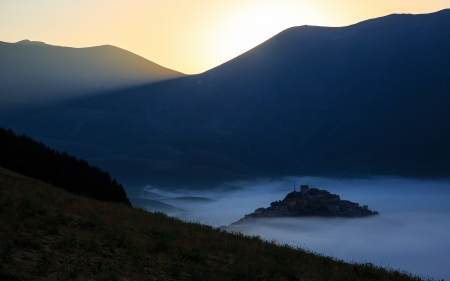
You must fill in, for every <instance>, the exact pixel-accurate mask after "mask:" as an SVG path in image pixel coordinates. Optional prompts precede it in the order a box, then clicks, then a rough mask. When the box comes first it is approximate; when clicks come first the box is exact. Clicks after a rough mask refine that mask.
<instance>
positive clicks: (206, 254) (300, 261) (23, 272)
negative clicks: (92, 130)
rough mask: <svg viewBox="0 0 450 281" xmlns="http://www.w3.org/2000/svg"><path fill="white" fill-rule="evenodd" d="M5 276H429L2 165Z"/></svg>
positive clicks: (0, 268) (0, 272) (1, 270)
mask: <svg viewBox="0 0 450 281" xmlns="http://www.w3.org/2000/svg"><path fill="white" fill-rule="evenodd" d="M0 224H1V225H2V230H1V231H0V247H1V252H0V253H1V255H0V279H2V280H63V279H76V280H92V279H95V280H416V281H418V280H424V279H423V278H420V277H417V276H412V275H410V274H408V273H406V272H403V271H401V270H397V269H388V270H386V269H383V268H378V267H377V266H374V265H373V264H370V263H365V264H349V263H346V262H343V261H339V260H335V259H331V258H327V257H323V256H321V255H317V254H314V253H311V252H308V251H305V250H303V249H300V248H298V249H294V248H291V247H288V246H278V245H276V244H275V243H274V242H267V241H262V240H261V239H260V238H259V237H246V236H243V235H240V234H230V233H226V232H221V231H220V230H218V229H215V228H212V227H210V226H206V225H201V224H197V223H185V222H182V221H180V220H178V219H176V218H171V217H167V216H166V215H164V214H161V213H149V212H146V211H143V210H141V209H132V208H128V207H125V206H123V205H119V204H114V203H105V202H99V201H96V200H93V199H89V198H85V197H80V196H76V195H73V194H70V193H68V192H66V191H63V190H62V189H59V188H55V187H53V186H51V185H48V184H45V183H43V182H41V181H38V180H35V179H31V178H28V177H24V176H22V175H19V174H16V173H13V172H11V171H9V170H6V169H4V168H1V167H0Z"/></svg>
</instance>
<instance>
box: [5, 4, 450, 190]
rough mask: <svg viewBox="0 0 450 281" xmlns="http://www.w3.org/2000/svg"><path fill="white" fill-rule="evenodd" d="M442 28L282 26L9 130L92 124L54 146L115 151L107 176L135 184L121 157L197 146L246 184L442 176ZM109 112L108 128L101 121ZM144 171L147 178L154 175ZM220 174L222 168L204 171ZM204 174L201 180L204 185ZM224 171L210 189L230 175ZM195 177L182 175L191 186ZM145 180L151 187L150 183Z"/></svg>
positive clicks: (398, 18)
mask: <svg viewBox="0 0 450 281" xmlns="http://www.w3.org/2000/svg"><path fill="white" fill-rule="evenodd" d="M447 30H450V10H448V9H447V10H443V11H440V12H437V13H432V14H424V15H390V16H386V17H382V18H378V19H374V20H368V21H364V22H361V23H358V24H355V25H351V26H347V27H333V28H326V27H312V26H301V27H295V28H290V29H287V30H285V31H283V32H281V33H279V34H278V35H276V36H274V37H273V38H271V39H269V40H267V41H265V42H264V43H262V44H260V45H258V46H257V47H255V48H253V49H252V50H250V51H248V52H246V53H244V54H242V55H240V56H238V57H237V58H235V59H233V60H231V61H229V62H226V63H224V64H222V65H220V66H218V67H216V68H213V69H211V70H209V71H207V72H204V73H201V74H197V75H190V76H185V77H179V78H175V79H172V80H167V81H161V82H158V83H153V84H149V85H140V86H136V87H133V88H127V89H122V90H119V91H115V92H109V93H106V94H103V95H99V96H96V97H92V98H89V99H84V100H79V101H78V102H75V103H73V104H72V105H71V106H67V107H65V108H64V110H63V111H62V113H61V114H62V115H60V114H59V113H58V114H56V115H51V114H50V115H49V118H50V119H44V118H43V117H39V116H35V117H33V118H32V120H28V121H23V119H22V120H21V121H17V122H16V123H10V124H14V126H19V125H20V126H19V127H20V128H21V129H20V130H19V132H20V133H27V132H31V131H34V132H36V133H34V136H36V137H40V138H47V139H51V138H52V137H50V132H45V130H44V129H43V126H41V125H39V124H40V123H43V122H44V120H50V121H51V120H54V119H52V118H56V116H63V117H64V116H65V117H64V118H66V119H67V121H64V122H62V123H61V125H62V126H63V127H70V126H72V127H74V124H79V123H80V122H81V123H83V122H85V123H83V124H88V123H89V124H90V125H89V126H85V125H81V126H80V127H79V128H78V129H77V134H76V135H73V136H68V137H66V138H62V137H58V138H57V140H58V141H72V142H73V141H77V142H79V143H83V144H89V145H96V146H100V147H102V148H104V149H107V150H109V151H113V152H114V153H117V154H118V157H117V158H116V159H115V160H114V161H115V163H116V164H114V166H115V167H116V168H117V169H114V170H115V171H116V173H117V174H115V175H114V176H115V177H117V178H118V179H119V180H120V181H121V182H124V183H126V182H127V181H128V180H129V181H131V180H135V179H131V178H127V175H126V173H122V174H120V169H118V168H119V167H120V165H119V164H118V163H120V162H121V161H125V162H127V161H129V159H127V160H125V158H126V157H124V156H121V155H126V154H127V153H129V152H131V151H133V150H136V149H139V148H140V147H149V146H153V147H161V148H167V147H168V148H169V149H173V150H174V151H178V152H181V153H184V152H187V151H192V150H195V151H202V153H206V154H213V155H215V156H214V157H213V158H214V159H225V158H227V160H226V162H229V161H231V162H233V161H234V162H239V163H241V164H242V165H243V166H242V167H250V168H251V169H253V170H255V171H257V174H256V175H255V174H251V173H248V172H244V170H242V171H243V173H238V174H242V175H243V176H244V177H255V176H256V177H273V176H277V177H278V176H286V175H322V176H346V177H354V176H371V175H398V176H412V177H446V178H448V177H449V176H450V170H449V169H450V168H448V167H450V160H449V159H450V150H449V149H448V147H447V143H448V142H450V130H449V128H448V126H446V124H447V120H450V113H449V112H448V110H446V108H447V107H448V105H449V104H450V86H448V85H447V84H448V83H449V82H450V81H449V79H450V52H449V51H448V50H450V34H449V33H448V32H447ZM74 105H76V106H74ZM83 110H84V112H85V113H83V114H80V112H81V111H83ZM106 112H107V114H108V115H114V116H115V117H114V121H113V120H107V119H105V118H104V117H103V116H106ZM51 116H53V117H51ZM131 116H132V117H131ZM58 118H59V120H63V119H64V118H60V117H58ZM132 120H141V121H139V122H140V123H139V124H138V123H137V122H135V121H133V122H131V121H132ZM51 122H53V121H51ZM31 124H34V126H33V127H32V128H31ZM125 124H128V125H125ZM125 126H128V127H129V128H132V129H129V128H128V127H125ZM148 128H150V129H148ZM30 135H31V136H33V134H30ZM82 136H85V137H82ZM86 136H89V137H86ZM75 137H76V138H75ZM53 138H54V137H53ZM112 139H116V141H111V140H112ZM149 153H150V150H149V151H148V153H147V154H146V155H148V158H147V160H149V161H157V166H158V165H165V166H166V167H170V169H173V170H172V171H173V173H174V175H176V174H177V171H180V169H182V170H185V169H187V170H190V169H194V167H195V169H197V168H198V166H196V164H195V161H194V160H192V161H188V162H183V164H180V162H177V161H175V160H170V161H169V162H158V161H161V160H157V157H156V156H155V158H154V159H152V158H153V157H152V156H151V155H150V154H149ZM158 157H159V156H158ZM211 159H212V158H211ZM100 160H101V159H100ZM143 160H145V159H140V160H139V161H143ZM108 161H109V160H101V162H102V163H104V165H105V166H104V167H107V166H108V167H111V165H113V164H112V162H109V163H107V162H108ZM111 161H112V160H111ZM125 162H124V163H125ZM231 162H229V163H231ZM151 167H155V166H151ZM151 167H147V168H145V169H144V171H147V173H148V174H152V175H155V174H157V175H158V172H157V170H152V169H153V168H151ZM218 167H226V165H223V164H222V163H217V164H214V163H212V162H210V163H209V164H208V166H207V168H208V169H212V170H214V171H217V170H215V169H217V168H218ZM208 169H206V168H205V170H204V173H200V174H198V175H201V177H202V179H203V177H205V178H207V177H208V172H207V171H209V170H208ZM219 170H222V169H219ZM196 171H198V169H197V170H196ZM222 171H223V170H222ZM229 172H231V171H230V170H226V171H223V174H222V175H223V176H219V175H218V174H216V175H215V176H213V177H212V178H211V181H208V183H207V184H206V185H207V186H214V185H216V184H220V181H222V180H223V179H228V180H233V179H237V178H233V177H234V176H233V175H235V173H234V171H233V173H231V174H230V173H229ZM143 174H145V173H143ZM169 175H170V173H168V174H167V176H165V177H164V178H165V179H166V180H169V179H171V177H170V176H169ZM214 178H216V179H220V180H214ZM196 180H198V176H193V177H192V178H191V179H189V182H190V184H191V186H196ZM141 182H148V183H149V184H151V183H152V177H150V176H148V177H145V176H143V178H141ZM159 184H161V181H160V180H158V185H159ZM186 185H189V184H188V180H187V181H186Z"/></svg>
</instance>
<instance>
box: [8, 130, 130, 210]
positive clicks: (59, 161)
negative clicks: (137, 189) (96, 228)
mask: <svg viewBox="0 0 450 281" xmlns="http://www.w3.org/2000/svg"><path fill="white" fill-rule="evenodd" d="M0 166H2V167H4V168H7V169H10V170H12V171H15V172H17V173H21V174H23V175H27V176H30V177H33V178H36V179H39V180H42V181H44V182H47V183H50V184H53V185H55V186H58V187H60V188H63V189H65V190H67V191H69V192H72V193H75V194H82V195H85V196H88V197H91V198H94V199H97V200H103V201H111V202H116V203H122V204H125V205H127V206H130V207H131V203H130V201H129V199H128V197H127V194H126V193H125V190H124V189H123V186H122V185H121V184H119V183H117V181H116V180H115V179H111V177H110V176H109V174H108V173H107V172H104V171H102V170H100V169H99V168H97V167H92V166H90V165H89V164H88V163H87V162H86V161H85V160H79V159H77V158H75V157H73V156H69V155H68V154H67V153H66V152H62V153H60V152H58V151H55V150H51V149H50V148H48V147H47V146H45V145H44V144H42V143H39V142H36V141H34V140H32V139H31V138H29V137H26V136H18V135H15V134H14V132H13V131H11V130H5V129H3V128H1V127H0Z"/></svg>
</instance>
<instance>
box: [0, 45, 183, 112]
mask: <svg viewBox="0 0 450 281" xmlns="http://www.w3.org/2000/svg"><path fill="white" fill-rule="evenodd" d="M0 61H1V62H2V63H1V64H0V92H1V95H0V100H1V101H2V104H3V106H2V107H1V109H3V110H5V109H4V105H5V103H8V105H9V106H21V105H22V106H23V105H24V104H35V103H43V102H49V101H53V102H54V101H62V100H65V99H67V98H74V97H80V96H88V95H92V94H98V93H101V92H105V91H111V90H117V89H120V88H124V87H129V86H133V85H139V84H143V83H151V82H156V81H161V80H167V79H172V78H175V77H180V76H183V74H181V73H179V72H176V71H173V70H170V69H167V68H164V67H162V66H160V65H157V64H155V63H153V62H151V61H148V60H146V59H144V58H142V57H140V56H138V55H135V54H133V53H131V52H128V51H125V50H123V49H120V48H117V47H114V46H109V45H106V46H98V47H90V48H68V47H60V46H52V45H47V44H45V43H42V42H32V41H29V40H23V41H20V42H17V43H5V42H0Z"/></svg>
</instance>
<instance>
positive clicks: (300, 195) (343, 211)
mask: <svg viewBox="0 0 450 281" xmlns="http://www.w3.org/2000/svg"><path fill="white" fill-rule="evenodd" d="M378 214H379V213H378V212H377V211H371V210H369V208H368V206H367V205H363V206H360V205H359V204H358V203H354V202H350V201H348V200H341V198H340V196H339V195H336V194H331V193H330V192H328V191H326V190H320V189H317V188H309V186H307V185H302V186H301V190H300V191H293V192H291V193H289V194H287V195H286V197H285V198H284V199H283V200H279V201H274V202H272V203H271V204H270V207H268V208H258V209H256V210H255V211H254V212H253V213H251V214H248V215H245V217H244V218H242V219H240V220H239V221H237V222H235V223H233V224H231V225H241V224H247V223H249V222H251V220H253V219H258V218H277V217H307V216H310V217H311V216H318V217H346V218H357V217H367V216H372V215H378Z"/></svg>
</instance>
